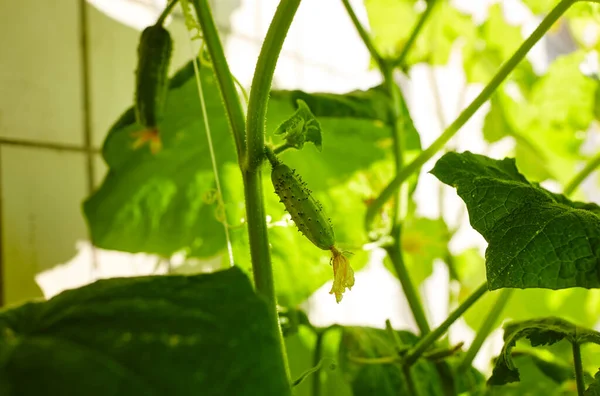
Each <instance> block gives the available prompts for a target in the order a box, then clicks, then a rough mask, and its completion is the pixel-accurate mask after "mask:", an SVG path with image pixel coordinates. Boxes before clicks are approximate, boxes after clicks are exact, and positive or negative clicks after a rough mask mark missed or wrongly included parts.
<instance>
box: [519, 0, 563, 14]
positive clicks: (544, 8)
mask: <svg viewBox="0 0 600 396" xmlns="http://www.w3.org/2000/svg"><path fill="white" fill-rule="evenodd" d="M523 3H524V4H525V5H526V6H528V7H529V8H530V9H531V11H532V12H533V13H534V14H547V13H549V12H550V11H551V10H552V8H554V6H555V5H556V3H557V1H556V0H523Z"/></svg>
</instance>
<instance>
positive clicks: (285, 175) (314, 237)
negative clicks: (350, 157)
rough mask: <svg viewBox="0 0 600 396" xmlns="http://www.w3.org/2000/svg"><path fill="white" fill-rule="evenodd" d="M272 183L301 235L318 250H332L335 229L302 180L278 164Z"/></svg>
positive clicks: (272, 176)
mask: <svg viewBox="0 0 600 396" xmlns="http://www.w3.org/2000/svg"><path fill="white" fill-rule="evenodd" d="M271 181H272V182H273V187H275V193H276V194H277V195H278V196H279V198H280V199H281V202H283V204H284V205H285V208H286V209H287V211H288V212H289V214H290V216H292V220H294V223H296V226H297V227H298V229H299V230H300V232H302V234H304V236H306V237H307V238H308V239H309V240H310V241H311V242H312V243H313V244H315V246H317V247H318V248H320V249H323V250H331V248H332V247H333V246H334V245H335V234H334V232H333V227H332V226H331V223H330V222H329V219H328V218H327V217H325V214H324V213H323V207H322V206H321V203H320V202H319V201H317V200H316V199H315V198H314V197H313V196H312V195H311V191H310V190H309V189H308V188H306V183H304V182H303V181H302V178H301V177H300V176H299V175H298V174H296V172H295V171H294V170H292V169H290V167H289V166H287V165H284V164H283V163H279V164H277V165H275V166H274V167H273V171H272V172H271Z"/></svg>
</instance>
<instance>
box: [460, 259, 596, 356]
mask: <svg viewBox="0 0 600 396" xmlns="http://www.w3.org/2000/svg"><path fill="white" fill-rule="evenodd" d="M454 261H455V267H456V269H457V271H458V274H459V279H460V282H461V288H460V295H459V300H463V299H464V298H466V297H467V296H469V295H470V294H471V293H473V291H475V289H477V288H478V287H479V286H480V285H481V284H482V282H484V281H485V259H484V258H483V257H482V256H481V254H480V253H479V251H478V250H477V249H468V250H465V251H464V252H462V253H461V254H459V255H457V256H455V257H454ZM497 293H500V291H493V292H489V293H487V294H486V295H484V296H483V297H482V298H481V299H480V300H479V301H478V302H477V304H475V305H474V306H473V307H471V308H470V309H469V310H468V311H467V312H466V313H465V315H464V319H465V321H466V322H467V324H468V325H469V326H470V327H471V328H472V329H473V330H477V329H479V328H480V327H481V325H482V323H483V321H484V319H485V318H486V316H487V314H488V312H489V311H490V309H491V308H492V305H493V304H495V303H496V299H497V298H498V295H497ZM540 316H542V317H543V316H560V317H562V318H563V319H566V320H569V321H571V322H574V323H576V324H578V325H580V326H584V327H594V326H595V325H596V323H597V322H598V317H599V316H600V290H597V289H594V290H587V289H582V288H570V289H562V290H549V289H516V290H513V292H512V295H511V297H510V302H509V304H507V305H506V307H505V308H504V310H503V311H502V315H501V316H500V317H499V318H498V326H500V323H501V322H502V321H503V320H506V319H510V320H517V321H518V320H527V319H531V318H535V317H540ZM570 353H571V351H568V354H569V355H570ZM599 363H600V362H599Z"/></svg>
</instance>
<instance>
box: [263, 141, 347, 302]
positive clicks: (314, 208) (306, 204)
mask: <svg viewBox="0 0 600 396" xmlns="http://www.w3.org/2000/svg"><path fill="white" fill-rule="evenodd" d="M267 156H268V158H269V160H270V161H271V165H272V166H273V170H272V172H271V181H272V182H273V186H274V187H275V193H276V194H277V195H278V196H279V198H280V199H281V202H283V204H284V205H285V208H286V209H287V211H288V212H289V214H290V215H291V216H292V220H294V223H296V226H297V227H298V229H299V230H300V231H301V232H302V234H304V236H306V237H307V238H308V239H309V240H310V241H311V242H312V243H313V244H314V245H315V246H317V247H318V248H320V249H323V250H330V251H331V254H332V256H333V257H332V258H331V264H332V266H333V285H332V286H331V291H330V292H329V294H335V299H336V301H337V302H338V303H339V302H340V301H342V295H343V293H344V291H345V290H346V289H348V290H350V289H351V288H352V286H354V271H353V270H352V267H351V266H350V263H349V262H348V259H347V258H346V253H345V252H343V251H340V250H338V249H337V248H336V247H335V234H334V232H333V227H332V226H331V222H330V221H329V218H327V217H326V216H325V213H324V212H323V207H322V206H321V204H320V203H319V201H317V200H316V199H315V198H314V197H313V196H312V195H311V191H310V190H309V189H308V188H307V187H306V183H304V182H303V181H302V178H301V177H300V175H298V174H297V173H296V172H295V171H294V170H292V169H290V167H288V166H287V165H284V164H283V163H281V161H279V160H278V159H277V158H276V157H275V155H274V154H273V153H272V152H269V151H268V150H267Z"/></svg>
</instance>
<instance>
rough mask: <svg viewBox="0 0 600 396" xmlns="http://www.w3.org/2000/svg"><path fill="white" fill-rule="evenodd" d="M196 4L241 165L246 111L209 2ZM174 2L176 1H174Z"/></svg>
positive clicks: (244, 152) (196, 0)
mask: <svg viewBox="0 0 600 396" xmlns="http://www.w3.org/2000/svg"><path fill="white" fill-rule="evenodd" d="M190 1H191V2H192V4H194V8H195V9H196V15H197V16H198V22H199V23H200V27H201V28H202V36H203V39H204V42H205V44H206V47H207V48H208V53H209V54H210V59H211V60H212V67H213V70H214V72H215V76H216V77H217V82H218V84H219V91H220V92H221V96H222V97H223V102H224V104H225V110H226V111H227V119H228V121H229V126H230V128H231V132H232V133H233V139H234V141H235V147H236V150H237V155H238V162H239V163H240V165H241V164H242V163H243V160H244V157H245V155H246V142H245V140H244V132H245V124H246V123H245V121H244V111H243V110H242V104H241V103H240V98H239V96H238V93H237V90H236V88H235V82H234V79H233V77H232V75H231V71H230V70H229V65H228V64H227V59H225V52H224V51H223V46H222V45H221V39H220V38H219V32H218V31H217V27H216V25H215V21H214V19H213V16H212V13H211V10H210V6H209V5H208V0H190ZM173 2H174V1H173Z"/></svg>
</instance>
